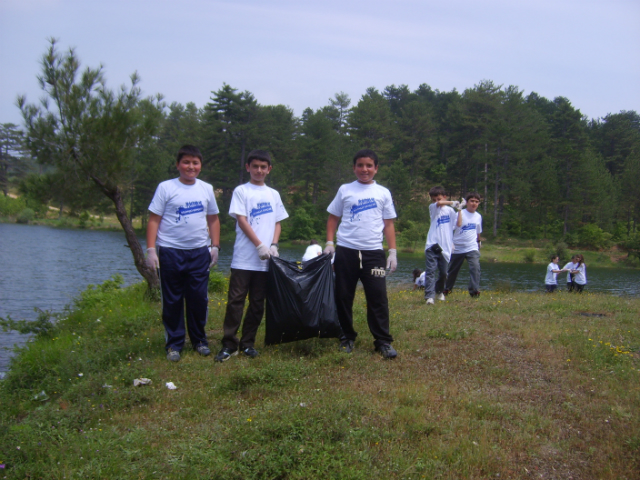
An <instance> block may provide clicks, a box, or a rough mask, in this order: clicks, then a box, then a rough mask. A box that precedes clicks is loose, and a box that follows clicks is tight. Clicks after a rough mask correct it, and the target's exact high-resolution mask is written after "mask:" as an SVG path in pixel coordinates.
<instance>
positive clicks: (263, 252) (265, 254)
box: [236, 215, 271, 260]
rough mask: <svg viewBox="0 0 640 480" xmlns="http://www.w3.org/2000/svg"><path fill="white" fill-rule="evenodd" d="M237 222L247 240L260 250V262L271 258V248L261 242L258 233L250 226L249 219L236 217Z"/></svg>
mask: <svg viewBox="0 0 640 480" xmlns="http://www.w3.org/2000/svg"><path fill="white" fill-rule="evenodd" d="M236 221H237V222H238V226H239V227H240V230H242V232H243V233H244V234H245V235H246V236H247V238H248V239H249V240H250V241H251V243H253V244H254V245H255V246H256V250H258V257H260V260H266V259H268V258H269V257H270V256H271V252H270V251H269V247H267V246H266V245H265V244H264V243H262V242H261V241H260V239H259V238H258V236H257V235H256V232H254V231H253V228H251V225H249V221H248V220H247V217H245V216H244V215H236Z"/></svg>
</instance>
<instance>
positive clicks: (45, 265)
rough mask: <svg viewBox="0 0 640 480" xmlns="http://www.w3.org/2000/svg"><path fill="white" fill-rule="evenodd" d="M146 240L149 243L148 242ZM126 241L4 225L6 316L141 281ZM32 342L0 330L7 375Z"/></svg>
mask: <svg viewBox="0 0 640 480" xmlns="http://www.w3.org/2000/svg"><path fill="white" fill-rule="evenodd" d="M140 241H141V243H142V244H143V245H144V239H142V238H141V239H140ZM126 243H127V242H126V240H125V237H124V234H123V233H121V232H100V231H91V230H61V229H56V228H50V227H41V226H30V225H17V224H0V317H5V318H6V317H7V315H10V316H11V317H12V318H13V319H16V320H19V319H23V318H26V319H35V318H36V317H37V313H36V312H34V310H33V309H34V307H38V308H40V309H43V310H51V311H55V312H59V311H61V310H62V309H63V308H64V307H65V306H66V305H68V304H70V303H71V301H72V300H73V298H74V297H75V296H76V295H77V294H78V293H79V292H80V291H81V290H83V289H85V288H86V287H87V285H89V284H98V283H102V282H104V281H105V280H108V279H109V278H110V277H111V276H112V275H114V274H116V273H117V274H120V275H122V276H123V277H124V279H125V283H126V284H131V283H134V282H138V281H141V280H142V277H140V275H139V274H138V272H137V270H136V269H135V266H134V265H133V257H132V256H131V252H130V250H129V248H128V247H127V246H126ZM304 250H305V247H303V246H294V247H291V248H282V249H281V250H280V256H281V257H282V258H284V259H286V260H300V259H301V258H302V254H303V253H304ZM232 252H233V245H232V244H231V243H229V244H223V246H222V251H221V252H220V260H219V269H220V270H221V271H223V272H225V273H226V272H228V271H229V265H230V263H231V254H232ZM398 257H399V258H398V260H399V261H398V264H399V267H398V270H397V271H396V272H395V273H394V274H392V275H390V276H389V277H388V281H389V283H396V284H397V283H400V284H406V285H407V287H409V288H411V272H412V271H413V269H414V268H420V269H424V262H423V261H422V260H421V259H420V258H417V257H412V256H409V255H403V254H402V253H400V254H399V255H398ZM545 269H546V267H545V266H544V265H530V264H504V263H483V264H482V281H481V289H482V290H490V289H495V288H496V287H502V288H504V287H509V288H511V289H513V290H525V291H542V290H544V276H545ZM588 279H589V284H588V286H587V290H588V291H600V292H608V293H613V294H617V295H623V294H627V295H636V296H638V295H640V272H638V270H625V269H620V270H616V269H595V268H589V269H588ZM467 281H468V270H467V269H466V264H465V266H464V267H463V269H462V270H461V272H460V275H459V276H458V283H457V284H456V287H457V288H466V282H467ZM562 282H564V277H561V279H560V282H559V283H562ZM26 340H27V337H25V336H23V335H18V334H16V333H13V332H11V333H5V332H0V372H2V371H6V369H7V365H8V362H9V355H10V351H9V350H7V347H8V348H11V347H12V346H13V345H14V344H18V345H20V344H22V343H24V342H25V341H26ZM3 347H4V348H3Z"/></svg>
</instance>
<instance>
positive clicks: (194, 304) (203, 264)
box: [158, 247, 211, 352]
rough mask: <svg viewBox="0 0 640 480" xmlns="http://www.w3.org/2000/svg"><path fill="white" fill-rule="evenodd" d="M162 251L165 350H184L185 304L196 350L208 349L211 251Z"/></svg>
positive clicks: (197, 249)
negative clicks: (208, 288)
mask: <svg viewBox="0 0 640 480" xmlns="http://www.w3.org/2000/svg"><path fill="white" fill-rule="evenodd" d="M158 250H159V251H158V257H159V260H160V286H161V288H162V323H163V324H164V328H165V340H166V345H165V348H166V349H167V350H169V349H172V350H176V351H178V352H179V351H181V350H182V347H184V342H185V326H184V311H185V303H186V310H187V330H188V331H189V339H190V340H191V344H192V345H193V348H197V347H198V346H200V345H208V344H209V343H208V342H207V335H206V333H205V326H206V324H207V313H208V308H209V297H208V292H207V287H208V285H209V264H210V263H211V254H210V253H209V249H208V248H207V247H202V248H195V249H193V250H179V249H177V248H169V247H160V248H159V249H158Z"/></svg>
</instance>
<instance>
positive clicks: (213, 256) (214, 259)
mask: <svg viewBox="0 0 640 480" xmlns="http://www.w3.org/2000/svg"><path fill="white" fill-rule="evenodd" d="M219 253H220V250H219V249H218V247H211V263H210V264H209V268H211V267H213V266H214V265H215V264H216V263H218V254H219Z"/></svg>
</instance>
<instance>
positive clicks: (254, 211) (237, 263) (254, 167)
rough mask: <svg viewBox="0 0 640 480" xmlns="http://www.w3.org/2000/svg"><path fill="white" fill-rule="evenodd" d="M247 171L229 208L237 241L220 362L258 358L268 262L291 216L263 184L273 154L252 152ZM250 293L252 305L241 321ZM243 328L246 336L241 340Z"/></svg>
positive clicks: (276, 249) (271, 191)
mask: <svg viewBox="0 0 640 480" xmlns="http://www.w3.org/2000/svg"><path fill="white" fill-rule="evenodd" d="M245 167H246V169H247V172H249V175H250V176H251V179H250V180H249V182H247V183H245V184H243V185H240V186H238V187H236V189H235V190H234V191H233V197H232V198H231V205H230V206H229V215H231V216H232V217H233V218H235V219H236V242H235V244H234V246H233V258H232V259H231V277H230V278H229V297H228V300H227V312H226V314H225V317H224V324H223V331H224V333H223V337H222V350H220V352H218V354H217V355H216V358H215V360H216V362H226V361H227V360H229V359H230V358H231V357H232V356H233V355H237V354H238V350H240V351H242V353H243V354H244V355H246V356H247V357H249V358H255V357H257V356H258V351H257V350H256V349H255V347H254V344H255V341H256V333H257V332H258V327H260V323H261V322H262V316H263V314H264V303H265V298H266V295H267V272H268V271H269V263H268V261H267V260H268V259H269V257H270V256H271V255H273V256H274V257H277V256H278V240H279V239H280V222H281V221H282V220H284V219H285V218H287V217H288V216H289V215H288V214H287V211H286V210H285V208H284V205H283V204H282V200H281V199H280V194H279V193H278V192H276V191H275V190H274V189H273V188H270V187H267V186H266V185H265V183H264V181H265V179H266V178H267V175H269V172H271V168H272V165H271V156H270V155H269V153H268V152H265V151H264V150H253V151H252V152H250V153H249V156H248V157H247V162H246V165H245ZM267 245H270V246H269V247H267ZM247 294H249V307H248V308H247V313H246V315H245V317H244V322H242V312H243V310H244V303H245V299H246V298H247ZM241 324H242V337H241V338H240V339H238V337H237V333H238V329H239V328H240V325H241Z"/></svg>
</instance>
